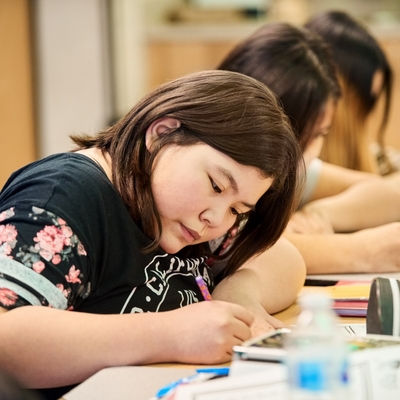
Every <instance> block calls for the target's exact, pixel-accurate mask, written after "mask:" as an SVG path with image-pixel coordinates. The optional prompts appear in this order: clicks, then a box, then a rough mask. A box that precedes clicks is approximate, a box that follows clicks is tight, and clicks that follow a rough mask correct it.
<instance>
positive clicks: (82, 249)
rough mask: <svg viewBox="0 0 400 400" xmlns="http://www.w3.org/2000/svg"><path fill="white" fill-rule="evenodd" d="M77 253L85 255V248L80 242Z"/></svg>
mask: <svg viewBox="0 0 400 400" xmlns="http://www.w3.org/2000/svg"><path fill="white" fill-rule="evenodd" d="M78 254H79V255H80V256H87V253H86V250H85V248H84V247H83V244H82V243H81V242H79V243H78Z"/></svg>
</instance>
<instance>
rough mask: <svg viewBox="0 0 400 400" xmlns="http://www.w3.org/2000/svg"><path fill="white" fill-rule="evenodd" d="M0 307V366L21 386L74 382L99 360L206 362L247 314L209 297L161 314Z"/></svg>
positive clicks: (244, 330)
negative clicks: (95, 312) (96, 313)
mask: <svg viewBox="0 0 400 400" xmlns="http://www.w3.org/2000/svg"><path fill="white" fill-rule="evenodd" d="M4 310H5V309H4V308H3V309H1V313H0V326H1V329H0V368H1V369H4V370H5V371H7V372H9V373H10V374H12V375H14V376H15V377H16V378H18V379H19V380H20V381H21V383H23V384H24V385H26V387H31V388H35V387H36V388H38V387H41V388H44V387H56V386H64V385H69V384H73V383H78V382H81V381H83V380H84V379H87V378H88V377H89V376H91V375H92V374H94V373H95V372H97V371H99V370H100V369H102V368H104V367H110V366H116V365H135V364H136V365H140V364H149V363H158V362H183V363H196V364H202V363H204V364H213V363H221V362H226V361H229V360H230V359H231V354H232V347H233V346H234V345H237V344H239V343H241V342H242V341H243V340H246V339H248V338H250V325H251V324H252V322H253V316H252V314H251V313H249V312H248V311H246V310H245V309H244V308H243V307H240V306H238V305H236V304H230V303H226V302H219V301H210V302H201V303H197V304H193V305H190V306H186V307H183V308H180V309H177V310H173V311H168V312H161V313H143V314H124V315H95V314H87V313H79V312H71V311H63V310H57V309H53V308H49V307H41V306H24V307H20V308H17V309H13V310H10V311H7V312H4Z"/></svg>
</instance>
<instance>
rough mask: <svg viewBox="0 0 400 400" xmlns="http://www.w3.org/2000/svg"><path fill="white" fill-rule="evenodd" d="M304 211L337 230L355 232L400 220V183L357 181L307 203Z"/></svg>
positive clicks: (302, 211)
mask: <svg viewBox="0 0 400 400" xmlns="http://www.w3.org/2000/svg"><path fill="white" fill-rule="evenodd" d="M300 212H301V213H303V214H309V215H311V214H313V213H315V214H318V215H320V216H323V217H324V218H325V219H327V220H329V221H330V224H331V225H332V228H333V230H334V231H335V232H354V231H357V230H360V229H366V228H372V227H376V226H380V225H383V224H387V223H390V222H397V221H400V186H399V187H396V186H395V185H393V184H390V183H389V182H387V181H385V180H383V179H378V180H369V181H365V182H360V183H357V184H354V185H353V186H351V187H350V188H348V189H347V190H345V191H344V192H342V193H340V194H338V195H336V196H331V197H327V198H325V199H320V200H317V201H314V202H311V203H308V204H306V205H305V206H304V207H303V208H302V210H301V211H300Z"/></svg>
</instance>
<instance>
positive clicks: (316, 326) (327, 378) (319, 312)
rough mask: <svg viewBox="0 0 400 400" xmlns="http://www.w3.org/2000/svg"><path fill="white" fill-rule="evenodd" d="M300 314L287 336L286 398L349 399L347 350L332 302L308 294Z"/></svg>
mask: <svg viewBox="0 0 400 400" xmlns="http://www.w3.org/2000/svg"><path fill="white" fill-rule="evenodd" d="M300 305H301V308H302V311H301V313H300V315H299V317H298V320H297V324H296V326H295V327H294V328H293V330H292V332H291V333H289V334H288V335H287V337H286V338H285V341H284V347H285V348H286V349H287V357H286V361H285V362H286V365H287V368H288V380H289V395H288V398H289V399H291V400H304V399H307V400H316V399H318V400H320V399H323V400H333V399H335V400H341V399H346V400H347V399H348V394H349V389H348V386H349V385H348V357H349V346H348V344H347V342H346V340H345V338H344V336H343V335H342V332H341V331H340V330H339V328H338V326H337V323H338V320H337V317H336V314H335V312H334V311H333V310H332V308H331V307H332V299H330V298H329V297H327V296H326V295H325V294H320V293H318V294H307V295H305V296H303V297H302V298H301V299H300Z"/></svg>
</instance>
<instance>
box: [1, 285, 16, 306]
mask: <svg viewBox="0 0 400 400" xmlns="http://www.w3.org/2000/svg"><path fill="white" fill-rule="evenodd" d="M17 299H18V296H17V294H16V293H15V292H14V291H12V290H10V289H6V288H0V303H2V304H3V305H5V306H12V305H14V304H15V303H16V301H17Z"/></svg>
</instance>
